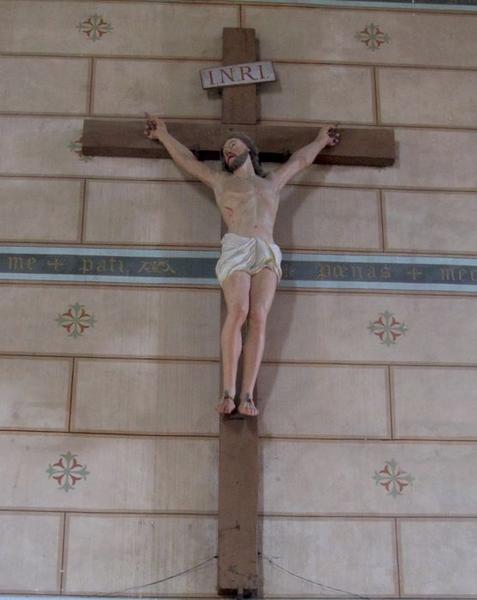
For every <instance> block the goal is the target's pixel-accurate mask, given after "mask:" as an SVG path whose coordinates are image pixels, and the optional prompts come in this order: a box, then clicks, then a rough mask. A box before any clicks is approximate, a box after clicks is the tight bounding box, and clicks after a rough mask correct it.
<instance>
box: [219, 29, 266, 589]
mask: <svg viewBox="0 0 477 600" xmlns="http://www.w3.org/2000/svg"><path fill="white" fill-rule="evenodd" d="M255 60H257V52H256V41H255V30H253V29H232V28H226V29H224V37H223V64H224V65H231V64H240V63H244V62H253V61H255ZM222 99H223V112H222V121H223V123H227V124H232V125H242V124H255V123H256V121H257V118H258V110H257V94H256V85H254V84H251V85H246V86H245V85H243V86H237V87H229V88H224V89H223V96H222ZM222 310H224V308H223V309H222ZM222 314H223V313H222ZM258 478H259V467H258V430H257V418H256V417H245V418H230V417H224V418H222V419H221V422H220V447H219V524H218V528H219V540H218V556H219V560H218V586H217V587H218V592H219V593H220V594H230V593H233V594H236V595H238V596H241V595H243V594H246V593H247V592H250V593H251V594H252V595H255V592H256V590H257V588H258V559H257V550H258V524H257V518H258V517H257V513H258V481H259V479H258Z"/></svg>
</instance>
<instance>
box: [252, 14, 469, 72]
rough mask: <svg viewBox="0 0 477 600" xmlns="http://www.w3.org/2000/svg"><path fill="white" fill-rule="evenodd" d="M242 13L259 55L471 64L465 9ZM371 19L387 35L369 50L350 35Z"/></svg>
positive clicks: (362, 28) (467, 17) (352, 61)
mask: <svg viewBox="0 0 477 600" xmlns="http://www.w3.org/2000/svg"><path fill="white" fill-rule="evenodd" d="M244 13H245V18H244V25H245V27H254V28H255V29H256V31H257V37H258V38H259V39H260V52H261V56H262V59H265V58H266V59H268V60H273V59H275V60H283V59H288V60H298V61H306V60H312V61H320V62H327V61H330V62H345V63H357V62H359V63H371V64H372V63H381V64H382V63H386V64H394V63H398V64H400V65H423V66H424V65H427V66H431V65H442V66H444V65H447V66H453V67H463V66H469V67H470V66H472V67H475V66H476V65H477V59H476V57H477V52H476V50H477V38H476V36H475V29H476V27H477V26H476V20H477V15H474V14H471V13H466V14H449V13H447V14H445V13H444V14H442V13H441V14H435V13H427V12H425V11H412V10H408V11H393V10H388V11H382V10H381V11H380V10H372V9H369V8H368V9H366V10H359V9H356V8H347V9H346V10H343V9H342V8H337V9H333V8H328V7H326V8H325V7H314V8H304V7H283V6H245V7H244ZM371 23H373V24H374V25H375V26H377V27H379V29H380V31H382V32H383V33H384V34H387V35H388V36H389V42H388V43H383V44H382V45H381V46H380V47H379V48H378V49H376V50H374V51H373V50H372V49H371V47H368V46H367V45H366V44H365V43H363V42H361V41H360V40H359V39H356V37H355V35H356V34H357V33H359V32H361V31H363V30H364V29H365V28H366V27H367V26H369V25H370V24H371ZM277 31H282V32H286V35H277V34H276V32H277ZM457 32H458V33H457Z"/></svg>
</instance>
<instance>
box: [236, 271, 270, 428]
mask: <svg viewBox="0 0 477 600" xmlns="http://www.w3.org/2000/svg"><path fill="white" fill-rule="evenodd" d="M276 287H277V276H276V274H275V273H274V272H273V271H272V270H271V269H268V268H265V269H262V270H261V271H259V272H258V273H257V274H256V275H253V276H252V283H251V288H250V314H249V323H248V330H247V339H246V340H245V344H244V360H243V379H242V389H241V392H240V400H241V401H240V405H239V412H241V413H242V414H244V415H249V416H252V417H254V416H256V415H257V414H258V410H257V408H256V407H255V405H254V403H253V400H252V396H253V388H254V387H255V382H256V380H257V375H258V370H259V368H260V363H261V361H262V356H263V350H264V347H265V326H266V324H267V317H268V313H269V311H270V308H271V306H272V302H273V298H274V296H275V290H276Z"/></svg>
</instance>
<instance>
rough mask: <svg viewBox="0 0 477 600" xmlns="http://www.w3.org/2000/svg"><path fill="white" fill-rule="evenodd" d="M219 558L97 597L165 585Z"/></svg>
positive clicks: (214, 557)
mask: <svg viewBox="0 0 477 600" xmlns="http://www.w3.org/2000/svg"><path fill="white" fill-rule="evenodd" d="M217 558H218V556H217V554H216V555H214V556H211V557H210V558H207V559H206V560H203V561H202V562H200V563H198V564H197V565H194V566H193V567H190V568H189V569H185V570H184V571H179V573H175V574H174V575H169V576H168V577H164V578H163V579H157V580H156V581H151V582H150V583H144V584H143V585H135V586H133V587H128V588H124V589H122V590H117V591H115V592H106V593H104V594H96V595H97V596H113V595H115V594H123V593H124V592H129V591H131V590H138V589H141V588H145V587H149V586H151V585H156V584H158V583H163V582H164V581H170V580H171V579H175V578H176V577H180V576H181V575H185V574H186V573H191V572H192V571H196V570H197V569H200V568H201V567H203V566H204V565H206V564H207V563H209V562H211V561H212V560H215V559H217Z"/></svg>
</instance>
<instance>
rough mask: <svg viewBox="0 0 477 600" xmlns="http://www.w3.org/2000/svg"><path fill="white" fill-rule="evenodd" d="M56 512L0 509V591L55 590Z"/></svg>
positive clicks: (58, 540)
mask: <svg viewBox="0 0 477 600" xmlns="http://www.w3.org/2000/svg"><path fill="white" fill-rule="evenodd" d="M61 523H62V516H61V515H59V514H43V515H42V514H38V513H37V514H34V513H27V512H22V513H18V512H17V513H13V512H12V513H10V512H0V593H9V592H12V593H16V594H21V593H25V592H33V593H36V594H47V593H50V594H57V593H59V591H60V589H59V575H60V574H59V569H60V565H59V559H60V552H61V537H60V533H61Z"/></svg>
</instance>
